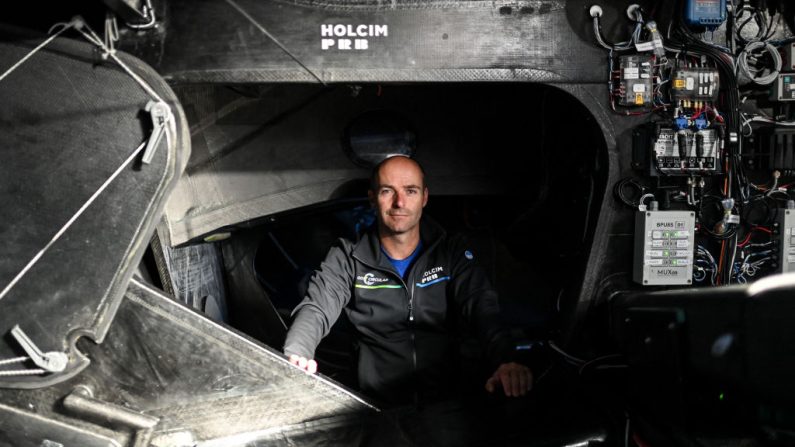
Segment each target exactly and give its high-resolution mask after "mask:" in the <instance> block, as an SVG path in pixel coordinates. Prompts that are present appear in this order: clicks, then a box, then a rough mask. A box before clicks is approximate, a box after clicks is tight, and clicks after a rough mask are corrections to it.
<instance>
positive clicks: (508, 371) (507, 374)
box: [486, 362, 533, 397]
mask: <svg viewBox="0 0 795 447" xmlns="http://www.w3.org/2000/svg"><path fill="white" fill-rule="evenodd" d="M500 384H501V385H502V389H503V390H504V391H505V395H506V396H512V397H519V396H524V395H525V394H527V392H528V391H530V389H531V388H533V373H532V371H530V368H528V367H526V366H524V365H520V364H518V363H514V362H511V363H503V364H502V365H500V367H499V368H497V371H495V372H494V375H492V376H491V378H489V380H487V381H486V391H488V392H489V393H493V392H494V390H495V389H497V385H500Z"/></svg>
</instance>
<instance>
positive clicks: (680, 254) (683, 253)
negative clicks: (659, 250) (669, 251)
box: [675, 250, 690, 258]
mask: <svg viewBox="0 0 795 447" xmlns="http://www.w3.org/2000/svg"><path fill="white" fill-rule="evenodd" d="M675 253H676V255H675V256H676V257H677V258H686V257H688V256H690V252H689V251H687V250H676V252H675Z"/></svg>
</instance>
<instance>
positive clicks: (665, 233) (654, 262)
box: [632, 211, 696, 286]
mask: <svg viewBox="0 0 795 447" xmlns="http://www.w3.org/2000/svg"><path fill="white" fill-rule="evenodd" d="M695 228H696V214H695V213H694V212H692V211H639V212H638V213H637V215H636V216H635V257H634V264H635V265H634V268H633V274H632V277H633V280H634V281H635V282H637V283H639V284H643V285H644V286H655V285H689V284H692V283H693V250H694V249H693V244H694V241H695Z"/></svg>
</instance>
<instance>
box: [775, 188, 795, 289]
mask: <svg viewBox="0 0 795 447" xmlns="http://www.w3.org/2000/svg"><path fill="white" fill-rule="evenodd" d="M778 228H779V234H780V235H781V243H780V244H779V246H780V247H781V248H780V249H781V252H780V256H779V258H780V260H781V262H780V263H779V272H780V273H789V272H795V203H793V202H792V201H790V203H789V204H788V206H787V208H786V209H780V210H778Z"/></svg>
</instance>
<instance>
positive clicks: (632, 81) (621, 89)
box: [614, 54, 654, 107]
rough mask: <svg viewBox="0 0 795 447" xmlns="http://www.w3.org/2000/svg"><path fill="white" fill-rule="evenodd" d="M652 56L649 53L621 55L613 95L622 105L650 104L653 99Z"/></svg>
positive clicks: (639, 105)
mask: <svg viewBox="0 0 795 447" xmlns="http://www.w3.org/2000/svg"><path fill="white" fill-rule="evenodd" d="M652 64H653V58H652V56H650V55H642V54H638V55H633V56H621V57H620V58H619V67H620V71H619V73H620V74H619V76H620V78H619V82H618V89H617V90H616V91H615V92H614V95H615V96H616V97H617V98H618V103H619V104H620V105H622V106H638V107H641V106H646V105H651V104H652V102H653V99H654V78H653V76H652V73H653V72H654V70H653V68H654V67H653V66H652Z"/></svg>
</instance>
